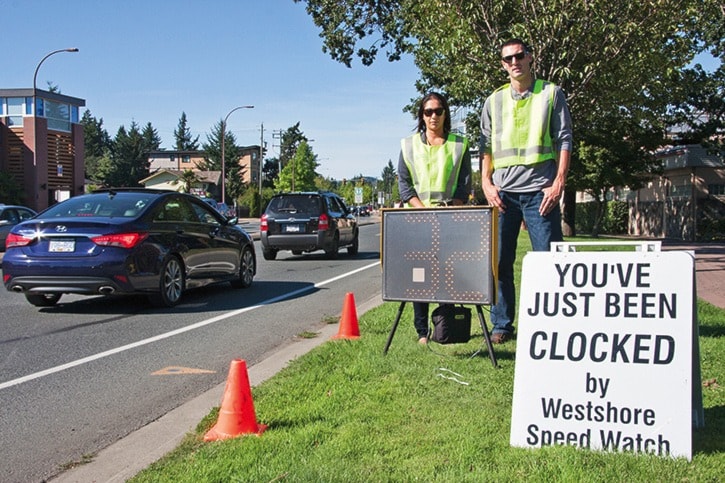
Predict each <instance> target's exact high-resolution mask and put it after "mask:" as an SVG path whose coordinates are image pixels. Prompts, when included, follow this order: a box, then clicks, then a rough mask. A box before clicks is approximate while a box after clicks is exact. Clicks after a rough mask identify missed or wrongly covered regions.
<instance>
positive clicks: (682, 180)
mask: <svg viewBox="0 0 725 483" xmlns="http://www.w3.org/2000/svg"><path fill="white" fill-rule="evenodd" d="M657 157H658V158H659V159H660V160H661V161H662V165H663V167H664V173H663V174H662V176H656V177H653V178H652V179H651V180H650V181H649V182H648V183H647V184H646V185H645V186H644V187H643V188H641V189H639V190H637V191H633V192H630V193H629V195H628V197H627V198H628V203H629V234H630V235H637V236H650V237H656V238H676V239H682V240H696V239H709V238H710V237H712V236H713V235H717V232H718V231H719V232H720V236H723V235H725V233H724V230H723V228H722V225H723V220H725V163H724V162H723V159H722V158H720V157H718V156H717V155H716V154H714V153H711V152H708V151H707V150H706V149H705V148H703V147H702V146H701V145H699V144H690V145H684V146H675V147H672V148H668V149H665V150H662V151H660V152H658V153H657Z"/></svg>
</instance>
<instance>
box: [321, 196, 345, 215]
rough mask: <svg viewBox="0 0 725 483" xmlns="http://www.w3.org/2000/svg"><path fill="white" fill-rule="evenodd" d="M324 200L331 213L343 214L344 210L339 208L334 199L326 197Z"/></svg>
mask: <svg viewBox="0 0 725 483" xmlns="http://www.w3.org/2000/svg"><path fill="white" fill-rule="evenodd" d="M325 199H326V200H327V205H328V208H329V210H330V211H331V212H332V213H337V214H341V213H343V211H344V210H343V208H342V207H341V206H340V204H339V203H338V202H337V199H336V198H335V197H333V196H330V197H326V198H325Z"/></svg>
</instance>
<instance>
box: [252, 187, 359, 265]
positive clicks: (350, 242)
mask: <svg viewBox="0 0 725 483" xmlns="http://www.w3.org/2000/svg"><path fill="white" fill-rule="evenodd" d="M260 234H261V236H260V238H261V242H262V255H263V256H264V258H265V260H274V259H275V258H276V257H277V253H278V252H279V251H280V250H291V251H292V253H293V254H295V255H300V254H302V253H303V252H314V251H316V250H324V251H325V254H326V255H327V257H328V258H336V257H337V252H338V250H339V249H340V248H342V247H347V252H348V254H350V255H356V254H357V252H358V238H359V233H358V224H357V219H356V218H355V216H354V215H353V214H352V212H351V211H350V210H349V209H348V208H347V206H345V203H344V202H343V200H342V198H340V197H339V196H337V195H336V194H334V193H331V192H327V191H320V192H295V193H281V194H278V195H275V196H274V197H272V199H271V200H270V202H269V204H268V205H267V209H266V210H265V212H264V214H263V215H262V218H261V220H260Z"/></svg>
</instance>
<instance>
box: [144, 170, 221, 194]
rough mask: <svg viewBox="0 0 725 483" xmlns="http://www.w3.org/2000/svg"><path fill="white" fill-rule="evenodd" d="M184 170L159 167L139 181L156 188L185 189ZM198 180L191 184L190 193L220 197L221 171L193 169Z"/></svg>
mask: <svg viewBox="0 0 725 483" xmlns="http://www.w3.org/2000/svg"><path fill="white" fill-rule="evenodd" d="M184 171H188V169H185V170H183V171H180V170H175V169H161V170H159V171H156V172H155V173H153V174H152V175H150V176H149V177H147V178H144V179H142V180H141V181H139V183H141V184H142V185H143V186H144V187H146V188H151V189H157V190H173V191H185V189H184V188H185V187H184V179H183V176H184ZM194 174H195V175H196V177H197V178H198V181H197V182H196V183H194V184H193V185H192V186H191V190H190V193H191V194H194V195H197V196H209V197H211V198H215V199H219V198H220V197H221V183H220V181H221V177H222V173H221V171H195V172H194Z"/></svg>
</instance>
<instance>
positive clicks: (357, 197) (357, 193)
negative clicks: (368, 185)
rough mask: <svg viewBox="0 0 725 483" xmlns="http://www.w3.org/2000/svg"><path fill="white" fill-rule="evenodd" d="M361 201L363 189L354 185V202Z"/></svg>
mask: <svg viewBox="0 0 725 483" xmlns="http://www.w3.org/2000/svg"><path fill="white" fill-rule="evenodd" d="M362 202H363V189H362V188H361V187H359V186H356V187H355V203H362Z"/></svg>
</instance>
